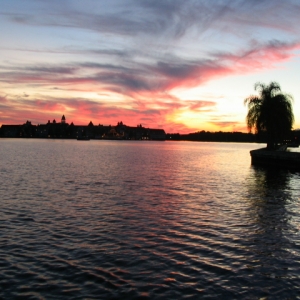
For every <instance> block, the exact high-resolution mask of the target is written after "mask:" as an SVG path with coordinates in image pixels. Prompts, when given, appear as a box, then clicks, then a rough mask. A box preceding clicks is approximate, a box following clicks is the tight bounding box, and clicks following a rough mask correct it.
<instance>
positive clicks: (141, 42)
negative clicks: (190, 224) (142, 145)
mask: <svg viewBox="0 0 300 300" xmlns="http://www.w3.org/2000/svg"><path fill="white" fill-rule="evenodd" d="M0 4H1V5H0V28H1V30H0V41H1V42H0V125H1V124H23V123H25V122H26V121H27V120H30V121H31V122H32V123H33V124H34V125H37V124H44V123H46V122H47V121H48V120H51V121H52V120H53V119H56V121H59V120H60V118H61V116H62V115H63V114H64V115H65V116H66V121H67V122H68V123H71V122H74V124H75V125H87V124H88V123H89V122H90V121H92V122H93V123H94V125H98V124H103V125H116V124H117V122H119V121H123V123H124V124H126V125H128V126H136V125H137V124H142V125H143V126H144V127H151V128H163V129H165V131H166V132H168V133H176V132H179V133H189V132H195V131H201V130H205V131H219V130H221V131H243V132H246V131H247V128H246V125H245V117H246V114H247V107H245V106H244V99H245V98H246V97H247V96H249V95H251V94H255V90H254V84H255V83H256V82H258V81H261V82H263V83H266V84H268V83H270V82H271V81H277V82H278V83H279V84H280V85H281V88H282V91H283V92H286V93H289V94H291V95H292V96H293V97H294V105H293V107H294V114H295V120H296V122H295V124H294V129H297V128H300V17H299V16H300V2H299V0H294V1H291V0H288V1H283V0H267V1H264V0H228V1H221V0H194V1H192V0H184V1H183V0H155V1H154V0H109V1H104V0H85V1H82V0H72V1H71V0H51V1H49V0H9V1H6V0H0Z"/></svg>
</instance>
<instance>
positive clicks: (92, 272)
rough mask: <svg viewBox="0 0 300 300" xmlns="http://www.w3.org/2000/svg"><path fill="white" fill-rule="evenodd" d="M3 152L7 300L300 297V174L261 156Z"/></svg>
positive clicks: (119, 147)
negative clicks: (267, 164)
mask: <svg viewBox="0 0 300 300" xmlns="http://www.w3.org/2000/svg"><path fill="white" fill-rule="evenodd" d="M0 142H1V144H0V155H1V157H2V160H1V166H0V174H1V184H0V196H1V199H2V200H1V204H0V218H1V223H0V230H1V231H0V255H1V261H2V262H1V269H0V275H1V276H0V286H1V291H0V297H3V298H15V297H17V296H20V297H31V298H32V299H36V298H37V299H38V298H43V297H44V298H49V297H50V298H56V299H57V298H61V299H65V298H71V299H72V298H74V299H78V298H84V297H85V298H102V299H120V298H122V299H126V298H128V299H135V298H142V299H148V298H149V299H153V298H154V299H182V298H184V297H190V298H195V299H198V298H199V297H205V298H218V297H219V298H220V297H225V298H226V297H227V298H231V299H233V298H261V297H270V298H271V299H282V298H297V297H300V284H299V271H298V270H299V269H300V268H299V254H300V249H299V224H300V222H299V221H300V220H299V211H298V207H299V200H300V199H299V198H300V190H299V183H298V182H299V173H297V172H293V173H292V172H289V171H286V170H281V171H280V170H270V169H264V168H256V167H252V166H251V165H250V155H249V151H250V150H252V149H255V148H260V145H255V144H225V143H223V144H222V143H190V142H140V141H136V142H134V141H130V142H127V141H89V142H79V141H58V140H8V139H2V140H1V141H0Z"/></svg>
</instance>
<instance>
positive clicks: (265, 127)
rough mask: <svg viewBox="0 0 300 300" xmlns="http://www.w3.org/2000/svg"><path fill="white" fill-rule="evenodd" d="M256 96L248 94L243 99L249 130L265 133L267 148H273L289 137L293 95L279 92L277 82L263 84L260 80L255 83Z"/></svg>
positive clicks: (292, 121) (292, 118) (291, 124)
mask: <svg viewBox="0 0 300 300" xmlns="http://www.w3.org/2000/svg"><path fill="white" fill-rule="evenodd" d="M255 90H256V91H258V96H253V95H252V96H249V97H248V98H246V99H245V100H244V103H245V104H246V105H248V114H247V117H246V121H247V126H248V129H249V132H251V130H252V129H254V130H255V133H263V132H265V133H266V134H267V149H270V150H273V149H275V148H276V147H277V145H278V144H280V143H282V142H283V141H284V139H286V138H288V137H289V134H290V132H291V129H292V126H293V123H294V114H293V108H292V101H293V97H292V96H291V95H289V94H284V93H282V92H281V88H280V85H279V84H278V83H277V82H271V83H270V84H269V85H265V84H263V83H261V82H257V83H256V84H255Z"/></svg>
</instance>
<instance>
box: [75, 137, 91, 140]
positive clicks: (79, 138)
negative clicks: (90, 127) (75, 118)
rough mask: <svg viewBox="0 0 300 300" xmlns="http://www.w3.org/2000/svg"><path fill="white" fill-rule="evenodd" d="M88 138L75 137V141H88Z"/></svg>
mask: <svg viewBox="0 0 300 300" xmlns="http://www.w3.org/2000/svg"><path fill="white" fill-rule="evenodd" d="M89 140H90V138H89V137H88V136H80V137H78V138H77V141H89Z"/></svg>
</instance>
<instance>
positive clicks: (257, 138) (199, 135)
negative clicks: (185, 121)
mask: <svg viewBox="0 0 300 300" xmlns="http://www.w3.org/2000/svg"><path fill="white" fill-rule="evenodd" d="M166 140H174V141H201V142H242V143H266V142H267V136H266V134H259V135H258V134H253V133H243V132H223V131H218V132H210V131H204V130H203V131H199V132H195V133H189V134H179V133H175V134H167V135H166ZM299 140H300V130H295V131H292V133H291V136H290V137H289V138H288V142H291V141H299Z"/></svg>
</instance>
